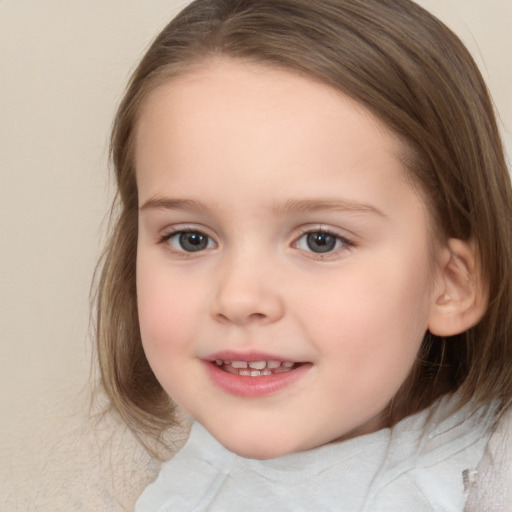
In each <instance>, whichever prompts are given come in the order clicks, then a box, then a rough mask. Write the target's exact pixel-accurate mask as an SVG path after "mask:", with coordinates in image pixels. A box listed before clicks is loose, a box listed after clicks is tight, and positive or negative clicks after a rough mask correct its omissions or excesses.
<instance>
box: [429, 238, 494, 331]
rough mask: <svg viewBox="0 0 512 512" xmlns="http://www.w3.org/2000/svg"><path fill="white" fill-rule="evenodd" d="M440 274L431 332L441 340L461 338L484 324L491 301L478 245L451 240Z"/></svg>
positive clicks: (430, 322) (440, 264)
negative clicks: (444, 338) (465, 333)
mask: <svg viewBox="0 0 512 512" xmlns="http://www.w3.org/2000/svg"><path fill="white" fill-rule="evenodd" d="M438 272H439V275H438V276H437V285H436V287H435V296H434V304H433V307H432V310H431V314H430V318H429V325H428V328H429V331H430V332H431V333H432V334H435V335H437V336H453V335H455V334H460V333H462V332H464V331H467V330H468V329H469V328H470V327H473V326H474V325H476V324H477V323H478V322H479V321H480V319H481V318H482V316H483V315H484V313H485V311H486V310H487V305H488V300H489V299H488V290H487V286H486V283H484V282H483V280H482V274H481V271H480V267H479V264H478V258H477V254H476V248H475V246H474V244H473V243H472V242H470V241H469V242H465V241H462V240H458V239H455V238H451V239H449V240H448V242H447V244H446V246H445V247H444V248H443V249H442V250H441V254H440V258H439V269H438Z"/></svg>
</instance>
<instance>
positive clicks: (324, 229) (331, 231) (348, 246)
mask: <svg viewBox="0 0 512 512" xmlns="http://www.w3.org/2000/svg"><path fill="white" fill-rule="evenodd" d="M340 231H341V230H340V229H336V228H333V227H330V226H325V225H324V224H316V225H308V226H302V227H301V228H300V231H299V233H298V235H296V236H295V237H294V242H293V244H292V246H293V247H294V248H296V249H298V250H300V251H301V252H302V253H304V254H305V255H306V257H308V258H311V259H315V260H329V259H336V258H338V257H340V255H341V253H344V252H346V251H350V250H352V249H354V248H355V247H356V246H357V244H356V242H355V241H354V238H355V235H351V236H345V235H344V234H342V233H340ZM344 232H346V231H344ZM312 233H325V234H327V235H331V236H333V237H335V238H336V239H338V240H341V242H342V246H341V247H338V248H336V249H333V250H332V251H327V252H324V253H322V252H314V251H309V250H306V249H301V248H299V247H297V244H298V243H299V241H300V240H301V238H303V237H304V236H306V235H308V234H312Z"/></svg>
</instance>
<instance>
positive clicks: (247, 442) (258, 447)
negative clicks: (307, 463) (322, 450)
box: [212, 433, 306, 460]
mask: <svg viewBox="0 0 512 512" xmlns="http://www.w3.org/2000/svg"><path fill="white" fill-rule="evenodd" d="M212 435H213V436H214V437H215V438H216V439H217V440H218V441H219V443H221V444H222V445H223V446H224V447H225V448H226V449H228V450H229V451H230V452H233V453H236V454H237V455H240V456H241V457H245V458H246V459H257V460H265V459H275V458H277V457H283V456H285V455H290V454H292V453H297V452H301V451H304V450H305V449H306V448H304V447H302V446H299V445H298V444H293V443H290V441H291V440H290V439H286V442H284V440H282V439H269V438H265V437H264V436H263V437H262V436H261V435H259V436H258V435H254V436H250V437H244V436H236V437H232V436H230V437H228V436H216V435H215V433H212Z"/></svg>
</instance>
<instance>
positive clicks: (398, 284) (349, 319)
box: [299, 253, 430, 373]
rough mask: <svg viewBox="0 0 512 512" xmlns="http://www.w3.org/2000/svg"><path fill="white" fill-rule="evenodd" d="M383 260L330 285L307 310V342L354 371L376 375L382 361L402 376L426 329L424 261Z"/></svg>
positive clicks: (427, 303)
mask: <svg viewBox="0 0 512 512" xmlns="http://www.w3.org/2000/svg"><path fill="white" fill-rule="evenodd" d="M385 256H386V255H385V254H383V255H381V257H380V258H379V259H378V260H372V261H371V262H370V261H369V262H368V265H359V264H358V265H357V266H355V265H354V268H351V269H348V271H347V272H346V273H345V272H344V273H343V275H341V274H340V276H339V277H336V278H335V279H333V280H331V282H329V283H327V286H326V288H325V289H324V291H323V293H322V294H321V300H310V301H308V304H307V309H306V311H308V315H309V317H310V318H313V319H314V321H313V322H312V323H311V324H310V327H311V338H312V339H314V340H315V343H317V344H318V346H319V347H318V348H319V349H321V350H322V349H323V350H326V351H329V352H331V353H332V354H333V355H334V356H335V357H340V359H341V358H342V359H343V360H344V361H347V359H349V360H350V362H349V364H350V365H352V366H353V367H354V368H359V369H364V368H369V367H374V368H375V370H376V371H381V369H382V368H383V363H384V362H385V364H387V365H388V366H391V368H395V369H401V373H403V371H404V369H403V368H405V367H406V366H408V365H410V364H412V362H413V361H414V358H415V356H416V354H417V351H418V350H419V347H420V345H421V342H422V340H423V337H424V334H425V332H426V330H427V325H428V318H429V312H430V296H429V293H428V289H429V286H430V282H429V279H430V277H429V275H428V271H427V270H426V268H428V262H426V261H424V259H423V258H422V257H421V255H419V257H418V255H417V254H415V255H414V256H415V257H414V258H413V257H409V256H408V255H406V256H408V257H404V258H403V259H402V260H400V261H397V259H396V253H393V256H392V257H390V258H389V259H387V258H386V257H385ZM358 263H360V262H358ZM356 268H357V270H356ZM301 295H302V297H305V296H306V295H307V293H304V294H301ZM299 300H300V299H299Z"/></svg>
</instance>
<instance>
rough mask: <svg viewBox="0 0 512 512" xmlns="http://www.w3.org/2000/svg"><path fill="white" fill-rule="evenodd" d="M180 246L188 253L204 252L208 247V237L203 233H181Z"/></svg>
mask: <svg viewBox="0 0 512 512" xmlns="http://www.w3.org/2000/svg"><path fill="white" fill-rule="evenodd" d="M180 245H181V247H183V249H184V250H185V251H187V252H196V251H202V250H203V249H206V246H207V245H208V237H207V236H205V235H203V234H201V233H181V235H180Z"/></svg>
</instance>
